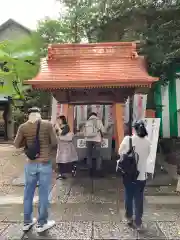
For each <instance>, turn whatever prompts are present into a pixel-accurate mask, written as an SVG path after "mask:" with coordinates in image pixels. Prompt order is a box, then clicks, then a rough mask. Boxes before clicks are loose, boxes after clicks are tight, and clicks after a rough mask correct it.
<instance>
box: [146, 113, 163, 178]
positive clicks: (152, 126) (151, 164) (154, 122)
mask: <svg viewBox="0 0 180 240" xmlns="http://www.w3.org/2000/svg"><path fill="white" fill-rule="evenodd" d="M144 121H145V123H146V128H147V131H148V138H149V141H150V142H151V150H150V155H149V158H148V162H147V172H148V173H151V174H154V169H155V164H156V152H157V145H158V139H159V128H160V118H145V119H144Z"/></svg>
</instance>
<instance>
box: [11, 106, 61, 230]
mask: <svg viewBox="0 0 180 240" xmlns="http://www.w3.org/2000/svg"><path fill="white" fill-rule="evenodd" d="M28 113H29V116H28V120H27V121H26V122H25V123H23V124H22V125H20V127H19V129H18V132H17V135H16V137H15V140H14V145H15V147H16V148H22V147H26V148H28V147H29V148H30V146H32V144H33V142H34V141H35V137H36V131H37V126H38V123H39V124H40V128H39V143H40V154H39V155H38V157H37V158H36V159H35V160H30V159H28V158H27V162H26V164H25V188H24V226H23V230H24V231H28V230H29V229H30V228H31V227H32V226H33V225H34V224H35V223H36V219H33V218H32V213H33V198H34V193H35V189H36V186H37V183H38V184H39V185H38V191H39V207H38V212H39V217H38V220H37V225H36V230H37V232H39V233H40V232H43V231H45V230H47V229H49V228H51V227H53V226H54V225H55V221H53V220H52V221H50V220H48V208H49V199H48V197H49V193H50V189H51V178H52V162H51V159H50V150H51V146H56V135H55V132H54V130H53V126H52V124H51V123H50V122H49V121H47V120H42V119H41V113H40V109H39V108H36V107H33V108H31V109H29V112H28Z"/></svg>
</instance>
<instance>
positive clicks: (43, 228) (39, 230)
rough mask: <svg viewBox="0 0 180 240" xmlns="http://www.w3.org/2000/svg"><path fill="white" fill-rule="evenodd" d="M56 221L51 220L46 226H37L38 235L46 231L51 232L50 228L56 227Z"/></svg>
mask: <svg viewBox="0 0 180 240" xmlns="http://www.w3.org/2000/svg"><path fill="white" fill-rule="evenodd" d="M55 224H56V223H55V221H54V220H50V221H48V222H47V223H45V224H44V225H39V224H38V225H37V227H36V231H37V232H38V233H42V232H44V231H47V230H49V229H50V228H52V227H54V226H55Z"/></svg>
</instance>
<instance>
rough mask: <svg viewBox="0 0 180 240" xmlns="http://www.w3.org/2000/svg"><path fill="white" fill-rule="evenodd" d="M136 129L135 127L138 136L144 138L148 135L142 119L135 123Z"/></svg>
mask: <svg viewBox="0 0 180 240" xmlns="http://www.w3.org/2000/svg"><path fill="white" fill-rule="evenodd" d="M134 129H135V131H136V134H137V135H138V137H140V138H144V137H146V136H148V132H147V130H146V127H145V125H144V122H143V121H142V120H140V121H138V122H136V123H135V124H134Z"/></svg>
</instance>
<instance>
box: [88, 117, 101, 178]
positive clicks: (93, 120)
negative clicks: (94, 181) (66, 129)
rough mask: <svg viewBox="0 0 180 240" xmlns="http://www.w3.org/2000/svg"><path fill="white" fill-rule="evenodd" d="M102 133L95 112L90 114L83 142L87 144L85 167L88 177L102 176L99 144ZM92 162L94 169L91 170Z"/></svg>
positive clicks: (99, 121)
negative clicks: (87, 169) (87, 170)
mask: <svg viewBox="0 0 180 240" xmlns="http://www.w3.org/2000/svg"><path fill="white" fill-rule="evenodd" d="M104 132H105V130H104V126H103V123H102V121H101V120H100V119H99V118H98V117H97V114H96V113H95V112H92V113H91V114H90V115H89V118H88V120H87V121H86V123H85V127H84V133H85V140H86V144H87V165H88V168H89V174H90V176H92V175H93V174H94V173H95V174H96V175H97V176H102V175H103V173H102V158H101V143H102V138H103V133H104ZM94 161H96V168H95V169H93V165H94V164H93V163H94ZM94 170H95V172H94Z"/></svg>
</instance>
